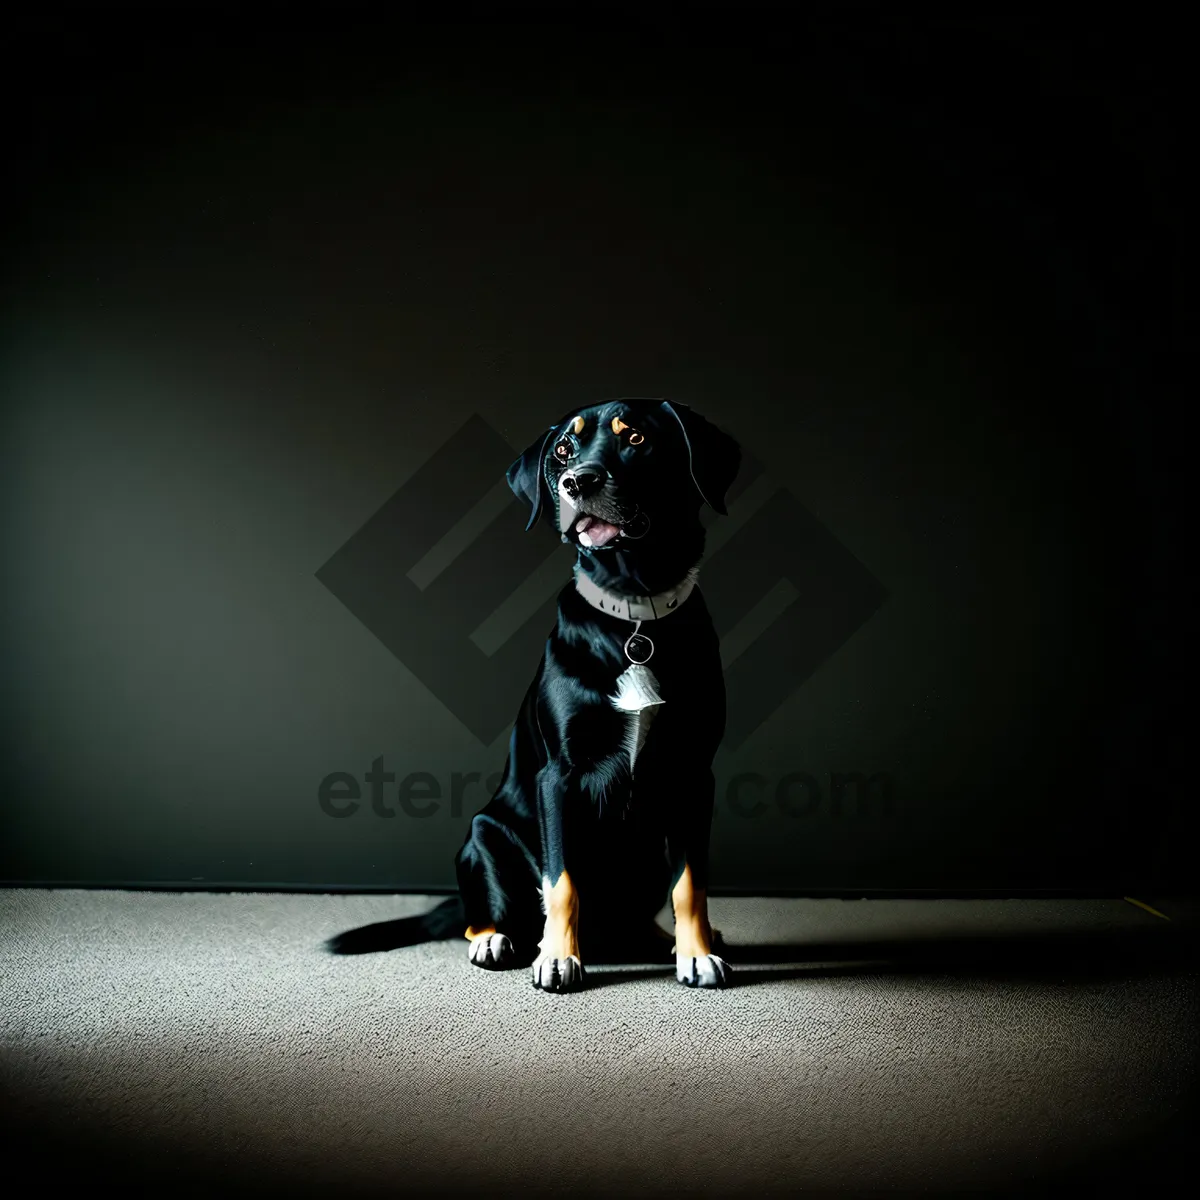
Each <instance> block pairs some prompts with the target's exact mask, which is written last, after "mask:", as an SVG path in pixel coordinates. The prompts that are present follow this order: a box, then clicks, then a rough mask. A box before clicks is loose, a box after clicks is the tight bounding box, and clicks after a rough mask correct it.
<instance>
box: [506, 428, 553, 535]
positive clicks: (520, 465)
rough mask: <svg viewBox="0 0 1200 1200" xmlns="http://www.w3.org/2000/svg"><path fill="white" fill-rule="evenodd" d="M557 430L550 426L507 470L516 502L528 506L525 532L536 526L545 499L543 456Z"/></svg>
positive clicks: (509, 483)
mask: <svg viewBox="0 0 1200 1200" xmlns="http://www.w3.org/2000/svg"><path fill="white" fill-rule="evenodd" d="M557 428H558V426H557V425H551V426H550V428H549V429H548V430H546V432H545V433H541V434H539V435H538V437H537V440H536V441H535V442H534V443H533V445H531V446H530V447H529V448H528V449H527V450H526V451H525V453H524V454H522V455H521V457H520V458H518V459H517V461H516V462H515V463H513V465H512V466H511V467H509V468H508V472H507V478H508V486H509V487H510V488H512V490H513V493H514V494H515V495H516V497H517V499H518V500H524V501H525V503H526V504H528V505H529V524H528V525H526V526H525V529H526V530H527V531H528V530H530V529H532V528H533V527H534V526H535V525H536V524H537V519H538V516H539V515H540V514H541V511H542V502H543V501H544V500H545V499H546V492H547V487H546V473H545V468H544V462H545V455H546V450H547V448H548V446H549V442H550V439H551V438H552V437H553V436H554V431H555V430H556V429H557Z"/></svg>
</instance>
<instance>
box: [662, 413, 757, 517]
mask: <svg viewBox="0 0 1200 1200" xmlns="http://www.w3.org/2000/svg"><path fill="white" fill-rule="evenodd" d="M662 406H663V409H664V410H665V411H666V412H667V413H669V414H670V415H671V416H672V417H674V418H675V420H676V421H678V422H679V428H680V430H681V431H682V433H683V441H684V445H686V446H687V452H688V464H689V466H690V468H691V472H692V482H693V483H695V485H696V490H697V491H698V492H699V493H700V497H701V499H702V500H704V501H705V503H706V504H708V506H709V507H710V508H713V509H715V510H716V511H717V512H719V513H720V514H721V515H722V516H726V515H727V510H726V508H725V493H726V492H727V491H729V489H730V487H731V486H732V485H733V481H734V479H736V478H737V473H738V467H740V466H741V463H742V451H741V447H740V446H739V445H738V444H737V442H735V441H734V440H733V438H731V437H730V436H729V434H727V433H726V432H725V431H724V430H723V429H718V428H717V427H716V426H715V425H714V424H713V423H712V422H711V421H707V420H705V419H704V417H702V416H701V415H700V414H699V413H698V412H696V411H695V410H694V409H691V408H688V406H687V405H686V404H672V403H671V401H669V400H664V401H663V402H662Z"/></svg>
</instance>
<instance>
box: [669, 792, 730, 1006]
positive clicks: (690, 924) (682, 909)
mask: <svg viewBox="0 0 1200 1200" xmlns="http://www.w3.org/2000/svg"><path fill="white" fill-rule="evenodd" d="M713 792H714V783H713V781H712V777H711V775H710V776H709V777H708V779H707V780H704V781H702V782H701V783H700V784H699V785H698V786H697V787H696V789H695V790H692V789H685V790H684V791H683V793H682V794H683V796H684V797H685V803H683V804H682V805H680V806H679V808H678V809H677V813H676V823H675V827H674V831H673V833H672V834H671V835H669V836H668V838H667V853H668V856H669V858H670V862H671V880H672V884H671V907H672V909H673V910H674V913H675V978H676V979H677V980H679V982H680V983H683V984H686V985H687V986H688V987H705V988H720V987H728V986H729V983H730V982H731V979H730V976H731V972H730V968H729V964H728V963H727V962H726V961H725V960H724V959H723V958H720V957H718V956H717V955H716V954H714V953H713V941H714V939H713V929H712V925H711V924H710V923H709V920H708V842H709V836H710V833H711V822H712V811H713V799H714V797H713Z"/></svg>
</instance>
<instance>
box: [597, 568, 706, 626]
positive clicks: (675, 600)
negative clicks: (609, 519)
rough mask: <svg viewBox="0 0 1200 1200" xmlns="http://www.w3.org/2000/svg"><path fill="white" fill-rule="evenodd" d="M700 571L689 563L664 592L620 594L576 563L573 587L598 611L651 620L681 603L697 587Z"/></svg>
mask: <svg viewBox="0 0 1200 1200" xmlns="http://www.w3.org/2000/svg"><path fill="white" fill-rule="evenodd" d="M699 573H700V572H699V568H698V567H690V568H689V569H688V573H687V575H686V576H685V577H684V579H683V581H682V582H681V583H677V584H676V585H675V586H674V587H671V588H667V590H666V591H665V592H656V593H655V594H654V595H653V596H622V595H619V594H618V593H617V592H610V591H609V590H608V589H607V588H602V587H601V586H600V585H599V584H597V583H593V582H592V580H591V579H590V578H589V577H588V576H587V575H585V574H584V573H583V572H582V571H581V570H580V569H579V566H578V564H576V566H575V590H576V591H577V592H578V593H579V594H580V595H581V596H582V597H583V598H584V599H585V600H586V601H587V602H588V603H589V604H590V605H591V606H592V607H593V608H598V609H600V611H601V612H606V613H611V614H612V615H613V616H615V617H622V618H624V620H626V621H653V620H655V619H656V618H658V617H667V616H670V615H671V613H673V612H675V611H676V610H677V609H680V608H682V607H683V603H684V601H685V600H687V598H688V597H689V596H690V595H691V594H692V592H693V591H694V590H695V588H696V583H697V576H698V575H699Z"/></svg>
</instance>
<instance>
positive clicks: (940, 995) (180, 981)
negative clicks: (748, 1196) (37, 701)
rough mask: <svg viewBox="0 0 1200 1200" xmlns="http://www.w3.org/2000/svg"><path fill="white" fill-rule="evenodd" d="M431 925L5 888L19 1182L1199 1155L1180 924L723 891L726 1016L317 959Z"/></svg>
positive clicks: (1006, 906) (310, 1182) (718, 998)
mask: <svg viewBox="0 0 1200 1200" xmlns="http://www.w3.org/2000/svg"><path fill="white" fill-rule="evenodd" d="M433 903H434V900H433V899H432V898H422V897H378V896H298V895H279V894H275V895H220V894H162V893H137V892H113V891H32V890H9V891H4V892H0V931H2V948H0V979H2V981H3V982H2V986H3V1010H2V1011H3V1015H2V1022H0V1042H2V1056H3V1057H2V1062H0V1065H2V1069H3V1082H4V1091H5V1104H6V1110H5V1113H4V1127H5V1129H6V1131H7V1134H8V1136H9V1141H10V1147H9V1151H8V1153H9V1156H10V1157H9V1160H8V1163H7V1164H6V1165H7V1166H8V1167H9V1172H10V1173H11V1172H12V1171H14V1170H15V1169H17V1168H18V1167H25V1168H32V1169H34V1170H35V1171H36V1172H37V1175H36V1176H35V1177H36V1178H38V1179H40V1180H41V1181H42V1182H43V1183H57V1184H60V1185H61V1184H71V1183H75V1184H82V1183H86V1184H87V1185H88V1186H89V1187H90V1186H94V1185H95V1184H96V1183H98V1182H99V1181H100V1180H102V1179H103V1180H113V1179H119V1180H120V1181H121V1182H123V1183H124V1184H125V1185H126V1186H132V1187H133V1188H134V1189H135V1190H147V1191H149V1190H151V1189H154V1190H161V1189H164V1188H166V1189H169V1190H170V1191H173V1192H176V1193H179V1192H181V1191H182V1192H190V1191H192V1190H195V1191H197V1192H199V1191H205V1190H213V1189H214V1188H215V1189H219V1190H222V1191H226V1192H229V1191H243V1190H247V1191H248V1190H257V1191H259V1192H261V1191H263V1190H271V1191H278V1192H281V1193H287V1194H292V1195H294V1194H297V1193H299V1192H307V1191H326V1190H328V1191H336V1192H340V1193H347V1194H349V1193H364V1194H365V1193H371V1192H375V1191H378V1192H384V1191H391V1192H395V1191H397V1190H400V1191H412V1192H422V1191H452V1192H461V1191H483V1190H486V1191H489V1192H496V1191H508V1190H511V1189H520V1190H521V1191H523V1192H526V1193H529V1192H535V1193H544V1192H575V1193H578V1192H585V1193H586V1192H591V1193H594V1192H604V1191H623V1192H634V1193H651V1192H672V1193H676V1194H678V1193H696V1194H728V1193H734V1192H742V1191H748V1190H754V1191H769V1192H777V1191H792V1190H798V1189H810V1190H825V1189H830V1190H833V1189H845V1190H858V1191H865V1190H868V1189H908V1188H913V1189H918V1188H921V1189H924V1188H959V1189H961V1188H1002V1189H1014V1190H1016V1189H1023V1188H1028V1187H1030V1186H1033V1185H1038V1184H1044V1185H1046V1186H1047V1187H1050V1188H1054V1187H1057V1186H1059V1185H1060V1184H1061V1181H1062V1180H1064V1179H1067V1178H1075V1177H1078V1176H1080V1175H1081V1174H1082V1173H1084V1172H1089V1173H1090V1174H1091V1175H1092V1176H1096V1177H1099V1178H1102V1179H1104V1180H1106V1181H1108V1182H1110V1183H1112V1182H1116V1181H1119V1180H1121V1179H1124V1178H1125V1177H1126V1176H1129V1175H1130V1174H1131V1173H1136V1177H1137V1178H1139V1179H1140V1180H1141V1183H1142V1184H1143V1185H1146V1184H1149V1183H1150V1182H1151V1180H1150V1179H1148V1178H1146V1177H1145V1176H1146V1174H1147V1173H1159V1172H1161V1173H1163V1178H1164V1180H1165V1177H1166V1174H1165V1173H1166V1172H1169V1171H1171V1170H1177V1169H1178V1163H1179V1161H1180V1160H1181V1159H1182V1157H1183V1152H1184V1150H1185V1149H1186V1138H1187V1137H1188V1136H1190V1133H1188V1134H1186V1135H1185V1117H1186V1112H1187V1108H1186V1106H1187V1105H1188V1103H1189V1101H1190V1098H1191V1096H1192V1094H1193V1087H1194V1067H1195V1063H1196V1052H1197V1035H1196V1029H1197V1022H1196V1017H1197V1015H1198V1014H1197V1003H1196V1001H1197V994H1196V976H1195V974H1194V972H1193V970H1192V961H1193V960H1192V947H1193V944H1194V942H1193V937H1192V932H1191V931H1192V929H1193V925H1192V923H1191V922H1190V920H1189V918H1188V917H1187V914H1186V913H1175V914H1174V919H1173V920H1172V921H1170V922H1168V921H1164V920H1161V919H1160V918H1158V917H1155V916H1153V915H1151V914H1149V913H1147V912H1145V911H1144V910H1142V909H1139V908H1136V907H1135V906H1133V905H1131V904H1128V903H1123V902H1121V901H1120V900H1114V901H1065V902H1064V901H1029V900H1021V901H1017V900H1008V901H928V900H918V901H853V902H848V901H840V900H807V901H806V900H757V899H723V900H721V899H719V900H714V901H713V904H712V911H713V919H714V923H715V924H717V925H718V926H720V928H721V929H722V930H723V932H724V934H725V938H726V940H727V942H728V943H729V945H730V946H731V951H730V954H731V958H732V959H733V961H734V962H735V963H736V964H737V966H738V975H737V986H736V987H734V988H733V989H731V990H729V991H727V992H720V993H718V992H701V991H693V990H689V989H687V988H684V987H681V986H679V985H677V984H676V983H675V982H674V979H673V977H672V972H671V969H670V967H669V966H662V965H636V964H635V965H630V966H612V967H607V968H606V967H601V966H595V967H593V968H592V970H591V974H590V979H591V984H592V986H591V987H590V988H589V990H587V991H586V992H583V993H580V994H577V995H565V996H556V995H546V994H543V993H539V992H537V991H535V990H534V989H533V988H532V987H531V986H530V983H529V975H528V972H527V971H525V970H522V971H518V972H515V973H504V974H489V973H485V972H483V971H480V970H478V969H475V968H472V967H470V966H469V965H468V964H467V961H466V944H465V942H458V941H455V942H444V943H435V944H432V945H425V946H416V947H412V948H408V949H400V950H393V951H391V952H388V953H378V954H364V955H358V956H353V957H338V956H334V955H330V954H328V953H327V952H326V951H325V949H324V946H323V943H324V941H325V939H327V938H329V937H330V936H332V935H334V934H338V933H343V932H346V931H348V930H351V929H355V928H357V927H360V926H364V925H367V924H369V923H372V922H377V921H384V920H388V919H390V918H393V917H400V916H404V915H406V914H410V913H414V912H418V911H421V910H423V909H424V908H426V907H429V906H430V905H432V904H433ZM1164 907H1166V906H1164ZM585 951H586V947H585ZM1188 1128H1190V1127H1188Z"/></svg>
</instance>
